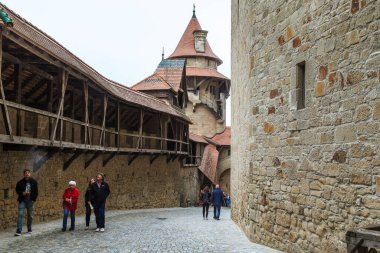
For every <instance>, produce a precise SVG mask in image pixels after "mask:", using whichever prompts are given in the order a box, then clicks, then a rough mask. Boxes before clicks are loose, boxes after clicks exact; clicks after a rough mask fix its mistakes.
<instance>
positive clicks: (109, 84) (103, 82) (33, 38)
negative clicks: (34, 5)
mask: <svg viewBox="0 0 380 253" xmlns="http://www.w3.org/2000/svg"><path fill="white" fill-rule="evenodd" d="M0 7H2V8H4V9H5V11H6V12H7V13H8V15H9V17H10V18H12V19H13V24H14V26H13V28H10V29H9V30H10V32H12V33H14V34H16V35H18V36H19V37H21V38H23V39H24V40H26V41H28V42H30V43H32V44H33V45H35V46H36V47H37V48H39V49H41V50H43V51H44V52H46V53H48V54H49V55H51V56H52V57H54V58H56V59H58V60H59V61H61V62H63V63H65V64H67V65H68V66H70V67H71V68H73V69H74V70H76V71H78V72H79V73H81V74H83V75H85V76H86V77H87V78H89V79H90V80H92V81H93V82H94V83H95V84H97V85H99V86H101V87H102V88H103V89H105V90H107V91H108V92H109V93H111V94H112V95H114V96H116V97H119V98H121V99H123V100H124V101H125V102H129V103H133V104H137V105H140V106H142V107H147V108H149V109H151V110H155V111H159V112H163V113H167V114H171V115H173V116H176V117H180V118H182V119H184V120H186V121H188V122H191V121H190V119H189V118H188V117H187V116H186V115H185V114H184V113H182V112H180V111H178V110H176V109H175V108H173V107H172V106H170V105H167V104H166V103H165V102H163V101H161V100H159V99H157V98H155V97H153V96H150V95H147V94H144V93H142V92H138V91H134V90H132V89H130V88H128V87H126V86H123V85H122V84H119V83H116V82H114V81H111V80H109V79H107V78H106V77H104V76H102V75H101V74H100V73H98V72H97V71H96V70H94V69H93V68H92V67H90V66H89V65H87V64H86V63H85V62H83V61H82V60H81V59H79V58H78V57H77V56H75V55H74V54H72V53H71V52H70V51H69V50H67V49H66V48H65V47H63V46H62V45H61V44H59V43H58V42H57V41H55V40H54V39H53V38H51V37H50V36H49V35H47V34H46V33H44V32H43V31H41V30H40V29H38V28H37V27H35V26H34V25H32V24H31V23H29V22H28V21H26V20H25V19H23V18H22V17H21V16H19V15H18V14H16V13H15V12H13V11H12V10H10V9H9V8H8V7H6V6H5V5H3V4H0Z"/></svg>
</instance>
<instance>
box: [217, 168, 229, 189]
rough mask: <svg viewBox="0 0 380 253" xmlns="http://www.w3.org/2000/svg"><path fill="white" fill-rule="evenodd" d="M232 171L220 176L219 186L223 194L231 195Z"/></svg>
mask: <svg viewBox="0 0 380 253" xmlns="http://www.w3.org/2000/svg"><path fill="white" fill-rule="evenodd" d="M230 182H231V169H230V168H228V169H226V170H224V171H223V172H222V173H221V174H220V176H219V185H220V188H221V189H222V191H223V192H225V193H226V194H228V195H230V188H231V187H230V186H231V185H230Z"/></svg>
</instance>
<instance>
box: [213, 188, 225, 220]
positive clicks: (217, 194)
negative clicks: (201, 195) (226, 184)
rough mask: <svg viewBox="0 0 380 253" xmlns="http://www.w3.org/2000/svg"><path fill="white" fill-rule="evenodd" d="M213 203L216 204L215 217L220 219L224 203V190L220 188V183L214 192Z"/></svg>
mask: <svg viewBox="0 0 380 253" xmlns="http://www.w3.org/2000/svg"><path fill="white" fill-rule="evenodd" d="M212 204H213V205H214V219H216V220H219V216H220V209H221V207H222V204H223V192H222V191H221V190H220V187H219V185H218V184H217V185H216V186H215V189H214V191H213V192H212Z"/></svg>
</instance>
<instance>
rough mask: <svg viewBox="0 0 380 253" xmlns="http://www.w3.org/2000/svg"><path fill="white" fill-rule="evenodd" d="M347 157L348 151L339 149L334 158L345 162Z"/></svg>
mask: <svg viewBox="0 0 380 253" xmlns="http://www.w3.org/2000/svg"><path fill="white" fill-rule="evenodd" d="M346 157H347V153H346V151H343V150H338V151H336V152H335V153H334V156H333V158H332V160H333V161H335V162H338V163H345V162H346Z"/></svg>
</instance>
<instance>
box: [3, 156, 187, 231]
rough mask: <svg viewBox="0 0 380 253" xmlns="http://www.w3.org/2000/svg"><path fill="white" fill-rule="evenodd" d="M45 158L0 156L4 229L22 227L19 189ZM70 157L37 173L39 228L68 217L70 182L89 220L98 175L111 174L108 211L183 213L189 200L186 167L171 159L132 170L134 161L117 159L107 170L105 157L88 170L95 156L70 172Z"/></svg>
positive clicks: (143, 162)
mask: <svg viewBox="0 0 380 253" xmlns="http://www.w3.org/2000/svg"><path fill="white" fill-rule="evenodd" d="M43 154H44V153H42V152H39V151H38V150H31V151H28V152H26V151H2V152H0V229H4V228H8V227H12V226H14V227H16V220H17V206H18V204H17V194H16V191H15V187H16V183H17V181H18V180H20V179H21V178H22V176H23V170H24V169H25V168H33V167H32V166H33V161H34V160H35V159H38V158H39V157H41V156H42V155H43ZM69 157H70V156H69V155H68V154H63V153H58V154H56V155H54V156H53V157H52V158H51V159H49V160H48V161H46V163H45V164H44V165H43V166H42V167H41V168H40V169H39V170H38V171H36V172H35V173H33V175H32V176H33V177H34V178H35V179H37V181H38V184H39V197H38V199H37V201H36V204H35V208H34V220H33V222H34V223H38V222H43V221H48V220H52V219H57V218H61V217H62V215H63V209H62V193H63V190H64V189H65V188H66V187H67V184H68V182H69V181H70V180H75V181H76V182H77V187H78V189H79V192H80V196H79V202H78V211H77V213H78V214H84V212H85V208H84V194H85V189H86V187H87V182H88V180H89V179H90V178H91V177H94V178H95V177H96V174H97V173H98V172H103V173H105V175H106V181H107V182H108V183H109V185H110V189H111V195H110V197H109V198H108V200H107V204H106V208H107V209H134V208H155V207H178V206H180V196H181V195H186V193H184V192H183V189H184V188H183V187H182V185H181V183H182V182H181V177H180V162H179V161H178V160H176V161H174V162H169V163H166V156H161V157H159V158H157V159H156V160H155V161H154V163H153V164H152V165H150V162H149V158H150V157H149V156H139V157H138V158H136V159H135V160H134V161H133V163H132V164H131V165H128V156H126V155H116V156H115V157H114V158H113V159H112V160H111V161H109V163H108V164H107V165H106V166H105V167H103V166H102V163H103V161H102V156H99V157H98V158H97V159H96V160H94V161H93V162H92V163H91V165H90V166H89V167H88V168H86V169H85V165H84V163H85V160H86V159H87V160H88V159H89V158H90V155H85V154H82V155H81V156H79V157H78V158H77V159H76V160H75V161H74V162H73V163H72V164H71V165H70V167H69V168H68V169H67V170H65V171H64V170H63V163H64V161H66V160H67V159H69Z"/></svg>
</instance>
